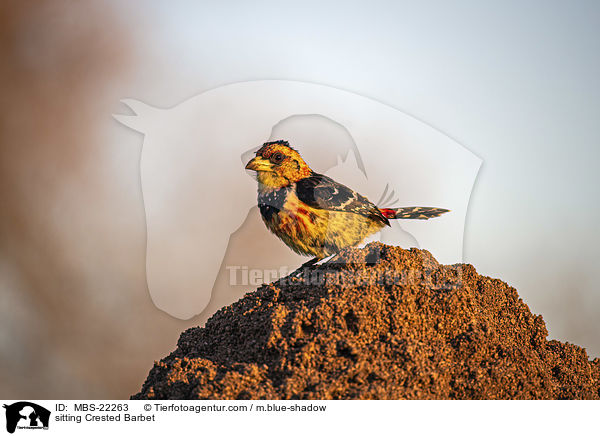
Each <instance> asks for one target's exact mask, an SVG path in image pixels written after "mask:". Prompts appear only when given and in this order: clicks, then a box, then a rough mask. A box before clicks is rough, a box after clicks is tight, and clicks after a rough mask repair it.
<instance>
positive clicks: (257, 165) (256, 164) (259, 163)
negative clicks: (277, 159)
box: [246, 156, 273, 171]
mask: <svg viewBox="0 0 600 436" xmlns="http://www.w3.org/2000/svg"><path fill="white" fill-rule="evenodd" d="M246 169H247V170H252V171H272V170H273V168H272V167H271V162H270V161H269V160H268V159H264V158H262V157H260V156H256V157H255V158H254V159H252V160H251V161H250V162H248V163H247V164H246Z"/></svg>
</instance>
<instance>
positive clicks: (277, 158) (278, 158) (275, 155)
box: [271, 152, 285, 164]
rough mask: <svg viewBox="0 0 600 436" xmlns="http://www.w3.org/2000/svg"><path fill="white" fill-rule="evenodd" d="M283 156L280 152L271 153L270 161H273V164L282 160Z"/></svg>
mask: <svg viewBox="0 0 600 436" xmlns="http://www.w3.org/2000/svg"><path fill="white" fill-rule="evenodd" d="M284 158H285V156H284V155H283V154H282V153H279V152H277V153H273V155H272V156H271V162H273V163H274V164H278V163H281V162H283V159H284Z"/></svg>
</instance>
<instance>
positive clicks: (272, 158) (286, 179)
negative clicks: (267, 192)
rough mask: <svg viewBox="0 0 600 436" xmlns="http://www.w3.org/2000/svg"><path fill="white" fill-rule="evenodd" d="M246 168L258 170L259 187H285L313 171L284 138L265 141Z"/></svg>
mask: <svg viewBox="0 0 600 436" xmlns="http://www.w3.org/2000/svg"><path fill="white" fill-rule="evenodd" d="M246 169H248V170H253V171H256V175H257V179H258V183H259V189H264V188H267V189H278V188H283V187H286V186H288V185H289V184H291V183H294V182H297V181H298V180H300V179H303V178H305V177H308V176H309V175H310V174H311V173H312V170H311V169H310V168H309V167H308V165H307V164H306V162H304V160H303V159H302V158H301V157H300V154H299V153H298V152H297V151H296V150H294V149H293V148H292V147H290V145H289V143H288V142H287V141H282V140H280V141H274V142H265V143H264V144H263V146H262V147H261V148H260V150H258V151H257V152H256V157H255V158H253V159H252V160H251V161H250V162H248V163H247V164H246ZM260 185H262V186H260Z"/></svg>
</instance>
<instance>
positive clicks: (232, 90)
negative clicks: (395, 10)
mask: <svg viewBox="0 0 600 436" xmlns="http://www.w3.org/2000/svg"><path fill="white" fill-rule="evenodd" d="M123 102H124V103H125V104H126V105H127V106H129V108H131V110H132V111H133V112H134V113H135V115H115V118H116V119H117V120H118V121H120V122H121V123H123V124H125V125H126V126H128V127H130V128H132V129H134V130H136V131H138V132H141V133H143V134H144V143H143V147H142V154H141V161H140V170H141V182H142V191H143V199H144V207H145V212H146V225H147V250H146V273H147V281H148V288H149V291H150V294H151V297H152V299H153V301H154V304H155V305H156V306H157V307H158V308H160V309H162V310H164V311H165V312H167V313H169V314H171V315H172V316H175V317H178V318H182V319H186V318H190V317H192V316H194V315H196V314H199V313H200V312H202V311H203V310H204V309H205V308H206V307H207V305H208V304H209V302H211V297H212V299H213V301H212V302H211V304H212V303H213V302H214V301H216V302H217V303H229V302H231V301H234V300H235V299H236V298H234V297H235V296H234V293H235V292H237V291H234V290H232V289H233V288H232V284H231V280H230V279H229V277H230V274H229V270H228V267H230V266H232V265H237V266H239V265H242V266H243V268H247V267H254V268H257V269H262V270H265V269H266V268H275V269H277V268H279V266H281V265H288V266H289V267H290V270H293V269H295V267H297V266H298V265H299V264H301V263H302V262H304V261H305V260H307V259H304V258H301V257H299V256H297V255H295V254H294V253H292V252H291V251H290V250H289V249H288V248H287V247H285V246H284V245H283V244H281V243H280V242H279V241H277V240H276V239H275V238H274V237H273V236H272V235H270V234H268V232H267V230H266V229H265V228H264V225H263V224H262V222H261V220H260V216H259V214H258V213H257V208H256V201H257V200H256V182H255V181H253V180H251V179H249V177H248V174H247V172H246V171H245V170H244V165H245V164H246V162H247V161H248V160H249V156H251V155H252V154H253V152H254V151H256V150H257V149H258V147H259V146H260V145H261V144H262V143H264V142H266V141H270V140H277V139H285V140H287V141H289V142H290V144H291V145H293V146H294V148H296V149H298V150H299V152H300V153H301V154H302V157H303V158H304V159H305V160H306V161H307V162H309V164H310V166H311V167H312V168H313V169H314V170H315V171H318V172H320V173H325V174H327V175H334V176H335V178H336V180H338V181H339V182H341V183H343V184H345V185H347V186H350V187H352V188H354V189H356V190H357V191H358V192H360V193H361V194H363V195H365V196H366V197H367V198H370V199H371V200H372V201H377V200H379V203H382V204H379V203H378V205H379V206H386V207H387V206H389V207H393V206H395V205H397V206H416V205H431V206H436V207H442V208H446V209H450V210H452V213H451V214H446V215H444V216H442V217H440V218H436V219H435V220H430V221H426V222H422V221H418V220H417V221H403V222H402V223H399V222H394V223H393V224H392V227H390V228H386V229H385V230H382V231H381V233H380V234H379V235H378V238H379V239H380V240H381V241H382V242H384V243H387V244H393V245H400V246H402V247H405V248H407V247H410V246H417V247H421V248H426V249H427V250H429V251H431V252H432V253H433V255H434V256H436V258H437V259H438V260H439V261H440V262H443V263H456V262H461V261H462V247H463V233H464V225H465V219H466V213H467V206H468V203H469V198H470V195H471V191H472V188H473V184H474V182H475V178H476V176H477V172H478V170H479V167H480V165H481V160H480V159H479V158H478V157H477V156H475V155H473V154H472V153H471V152H469V151H468V150H466V149H465V148H464V147H462V146H461V145H460V144H458V143H457V142H455V141H453V140H452V139H450V138H449V137H447V136H445V135H444V134H442V133H440V132H438V131H437V130H435V129H433V128H431V127H430V126H428V125H426V124H424V123H423V122H421V121H418V120H416V119H414V118H412V117H410V116H408V115H406V114H404V113H402V112H400V111H398V110H396V109H394V108H391V107H389V106H386V105H384V104H381V103H378V102H376V101H374V100H371V99H368V98H365V97H361V96H359V95H356V94H352V93H350V92H346V91H341V90H338V89H335V88H330V87H326V86H321V85H314V84H308V83H301V82H290V81H277V80H268V81H254V82H243V83H237V84H233V85H227V86H223V87H220V88H216V89H213V90H211V91H207V92H205V93H203V94H200V95H198V96H196V97H194V98H192V99H190V100H188V101H186V102H184V103H182V104H180V105H178V106H176V107H173V108H171V109H158V108H154V107H151V106H148V105H146V104H144V103H141V102H139V101H135V100H123ZM425 223H426V224H425ZM236 268H237V267H236ZM248 290H249V289H248V286H245V287H244V289H243V290H242V291H240V292H242V293H243V292H247V291H248ZM217 303H214V304H217ZM218 307H220V306H219V305H218V304H217V307H215V309H216V308H218Z"/></svg>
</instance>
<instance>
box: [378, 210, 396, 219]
mask: <svg viewBox="0 0 600 436" xmlns="http://www.w3.org/2000/svg"><path fill="white" fill-rule="evenodd" d="M379 210H380V212H381V213H382V214H383V216H384V217H386V218H388V219H389V218H395V217H396V211H395V210H394V209H379Z"/></svg>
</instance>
